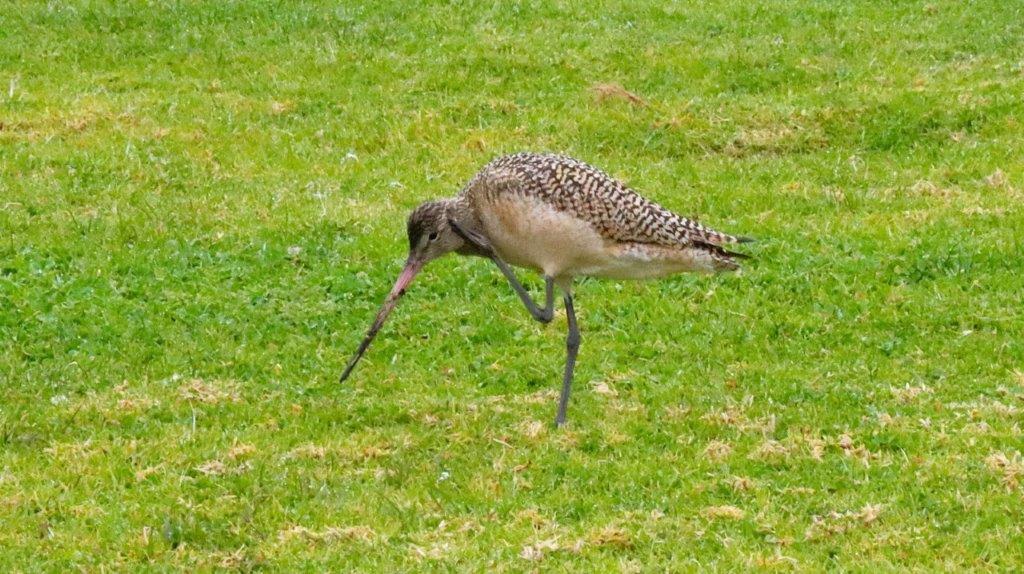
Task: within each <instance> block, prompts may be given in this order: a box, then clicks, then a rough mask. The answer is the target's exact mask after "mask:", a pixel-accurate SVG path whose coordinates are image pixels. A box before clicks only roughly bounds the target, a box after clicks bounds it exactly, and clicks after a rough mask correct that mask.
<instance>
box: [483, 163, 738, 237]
mask: <svg viewBox="0 0 1024 574" xmlns="http://www.w3.org/2000/svg"><path fill="white" fill-rule="evenodd" d="M463 193H466V194H480V195H485V196H489V197H492V198H493V197H495V196H498V195H504V194H516V195H525V196H529V197H531V198H535V199H540V200H542V201H544V202H546V203H548V204H549V205H551V206H552V207H554V208H555V209H558V210H559V211H562V212H566V213H568V214H571V215H573V216H575V217H577V218H579V219H581V220H584V221H586V222H587V223H589V224H590V225H591V226H592V227H593V228H594V229H595V230H596V231H597V232H598V233H600V234H601V236H602V237H604V238H605V239H608V240H612V241H617V242H631V243H642V244H654V245H660V246H664V247H680V248H681V247H688V246H693V245H695V244H710V245H712V246H718V245H723V244H728V243H741V242H743V241H744V239H743V238H738V237H734V236H732V235H728V234H725V233H721V232H718V231H715V230H713V229H710V228H707V227H705V226H703V225H701V224H700V223H698V222H696V221H694V220H692V219H688V218H685V217H682V216H680V215H677V214H675V213H673V212H671V211H669V210H668V209H665V208H664V207H662V206H660V205H658V204H657V203H654V202H653V201H650V200H648V199H646V198H644V197H643V196H641V195H640V194H638V193H636V192H635V191H633V190H632V189H630V188H629V187H627V186H626V185H625V184H623V183H622V182H620V181H618V180H616V179H615V178H613V177H611V176H609V175H608V174H606V173H604V172H603V171H601V170H600V169H598V168H596V167H593V166H591V165H589V164H587V163H585V162H582V161H580V160H577V159H574V158H571V157H568V156H563V155H555V154H536V153H517V154H513V155H506V156H502V157H499V158H497V159H495V160H494V161H492V162H490V163H489V164H487V165H486V166H484V168H483V169H481V170H480V172H479V173H478V174H477V175H476V177H474V178H473V180H472V181H470V182H469V184H468V185H467V186H466V189H465V190H464V192H463Z"/></svg>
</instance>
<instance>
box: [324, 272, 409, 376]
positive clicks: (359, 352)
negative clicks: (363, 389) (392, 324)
mask: <svg viewBox="0 0 1024 574" xmlns="http://www.w3.org/2000/svg"><path fill="white" fill-rule="evenodd" d="M422 268H423V262H422V261H417V260H414V259H412V258H409V260H407V261H406V262H405V268H404V269H402V273H401V275H399V276H398V280H397V281H395V286H394V287H392V288H391V293H388V296H387V299H384V304H383V305H381V308H380V311H377V318H376V319H374V320H373V325H370V330H369V331H367V332H366V336H365V337H363V342H362V343H359V348H358V349H356V354H355V355H352V358H351V359H349V361H348V366H347V367H345V372H344V373H342V374H341V379H340V380H339V381H338V382H341V383H343V382H345V379H347V378H348V376H349V375H350V374H352V369H354V368H356V363H358V362H359V359H360V358H362V356H363V353H365V352H366V349H367V348H368V347H369V346H370V343H372V342H373V338H374V337H376V336H377V331H380V328H381V327H382V326H383V325H384V321H385V319H387V318H388V315H390V314H391V311H393V310H394V309H395V306H396V305H398V300H399V299H401V298H402V295H404V294H405V289H406V287H408V286H409V284H410V283H412V280H413V278H415V277H416V274H417V273H419V272H420V269H422Z"/></svg>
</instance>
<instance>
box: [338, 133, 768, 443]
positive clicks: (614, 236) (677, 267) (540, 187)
mask: <svg viewBox="0 0 1024 574" xmlns="http://www.w3.org/2000/svg"><path fill="white" fill-rule="evenodd" d="M407 232H408V235H409V257H408V259H407V260H406V262H405V268H404V269H402V272H401V274H400V275H399V276H398V280H397V281H396V282H395V286H394V287H393V288H392V289H391V293H390V294H388V296H387V298H386V299H385V300H384V304H383V306H382V307H381V309H380V311H378V313H377V317H376V318H375V319H374V321H373V324H372V325H371V326H370V330H369V331H368V332H367V333H366V336H365V337H364V338H363V341H362V343H360V345H359V348H358V349H357V350H356V352H355V354H354V355H353V356H352V359H351V360H350V361H349V363H348V365H347V366H346V367H345V372H344V373H342V375H341V381H344V380H345V379H346V378H348V376H349V375H350V374H351V373H352V369H353V368H355V366H356V363H357V362H358V361H359V359H360V357H362V356H363V353H364V352H366V349H367V347H369V346H370V343H371V342H372V341H373V338H374V337H375V336H376V335H377V332H378V331H380V328H381V326H382V325H383V324H384V320H385V319H387V317H388V315H389V314H390V313H391V311H392V310H393V309H394V308H395V306H396V305H397V304H398V300H399V299H400V298H401V297H402V295H404V294H405V290H406V288H407V287H408V286H409V284H410V283H411V282H412V280H413V278H414V277H416V274H417V273H419V271H420V269H422V268H423V266H424V265H426V264H427V263H429V262H430V261H432V260H434V259H437V258H438V257H441V256H442V255H446V254H448V253H452V252H455V253H458V254H460V255H472V256H479V257H485V258H488V259H490V260H491V261H493V262H494V263H495V264H496V265H497V266H498V269H500V270H501V273H502V274H503V275H505V277H506V278H507V279H508V282H509V283H510V284H511V286H512V289H513V290H514V291H515V292H516V294H517V295H518V296H519V298H520V299H521V300H522V301H523V304H524V305H525V306H526V309H527V310H528V311H529V312H530V315H532V316H533V318H534V319H536V320H537V321H540V322H541V323H549V322H551V320H552V318H553V317H554V309H555V306H554V291H555V287H556V286H557V287H558V288H559V289H560V290H561V291H562V301H563V302H564V305H565V316H566V321H567V323H568V331H569V332H568V336H567V337H566V359H565V371H564V373H563V376H562V392H561V396H560V397H559V401H558V413H557V415H556V417H555V425H556V426H559V427H560V426H562V425H564V424H565V421H566V410H567V408H568V405H569V391H570V389H571V388H572V378H573V370H574V367H575V365H576V355H577V353H578V351H579V347H580V330H579V326H578V325H577V323H576V313H575V310H574V308H573V299H572V283H573V279H574V278H575V277H580V276H590V277H601V278H611V279H648V278H656V277H664V276H666V275H671V274H673V273H679V272H683V271H695V272H703V273H714V272H718V271H731V270H735V269H738V268H739V264H738V263H737V262H736V260H737V259H742V258H746V257H747V256H746V255H743V254H740V253H734V252H731V251H726V250H725V249H724V248H723V247H722V246H723V245H726V244H733V243H745V242H747V241H751V240H750V239H749V238H746V237H739V236H734V235H728V234H725V233H721V232H719V231H715V230H713V229H709V228H707V227H705V226H703V225H701V224H700V223H698V222H696V221H694V220H692V219H687V218H685V217H682V216H679V215H676V214H675V213H672V212H671V211H669V210H667V209H665V208H664V207H661V206H660V205H658V204H656V203H654V202H652V201H649V200H647V199H645V198H643V197H641V196H640V194H638V193H636V192H635V191H633V190H631V189H630V188H629V187H627V186H626V185H625V184H623V183H621V182H619V181H617V180H616V179H614V178H612V177H611V176H609V175H607V174H605V173H604V172H602V171H601V170H599V169H597V168H595V167H593V166H590V165H588V164H586V163H584V162H582V161H579V160H576V159H573V158H571V157H567V156H563V155H554V154H535V153H517V154H513V155H507V156H503V157H499V158H497V159H495V160H494V161H492V162H490V163H489V164H487V165H486V166H484V167H483V169H481V170H480V171H479V172H478V173H477V174H476V176H474V177H473V179H472V180H470V181H469V183H468V184H466V186H465V187H464V188H463V189H462V191H461V192H460V193H459V194H458V195H456V196H455V197H451V198H447V199H440V200H434V201H427V202H425V203H423V204H421V205H420V206H419V207H417V208H416V209H415V210H413V212H412V214H411V215H410V216H409V220H408V224H407ZM510 264H511V265H515V266H517V267H525V268H529V269H533V270H536V271H538V272H540V273H541V274H542V275H543V277H544V287H545V289H544V292H545V297H544V301H545V303H544V307H543V308H541V307H540V306H539V305H537V303H535V302H534V300H533V298H532V297H531V296H530V293H529V292H528V291H527V290H526V288H524V287H523V285H522V284H521V283H520V282H519V280H518V279H517V278H516V275H515V273H514V272H513V271H512V269H511V268H510V267H509V265H510Z"/></svg>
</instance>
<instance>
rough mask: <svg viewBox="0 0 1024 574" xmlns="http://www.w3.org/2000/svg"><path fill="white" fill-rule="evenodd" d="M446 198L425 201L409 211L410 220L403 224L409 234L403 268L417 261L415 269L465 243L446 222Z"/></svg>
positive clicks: (455, 249)
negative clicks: (407, 250)
mask: <svg viewBox="0 0 1024 574" xmlns="http://www.w3.org/2000/svg"><path fill="white" fill-rule="evenodd" d="M449 201H450V200H449ZM449 201H445V200H442V201H427V202H424V203H421V204H420V205H419V207H417V208H416V209H414V210H413V211H412V213H411V214H409V221H408V223H407V224H406V231H407V233H408V234H409V258H408V260H407V261H406V262H405V265H406V269H408V268H409V266H410V265H418V267H417V268H416V269H417V271H418V270H419V269H420V268H422V267H423V266H424V265H426V264H427V263H429V262H431V261H433V260H434V259H437V258H438V257H441V256H442V255H447V254H448V253H451V252H452V251H457V250H459V249H461V248H462V246H463V245H464V244H465V241H463V239H462V237H460V236H459V234H458V233H456V232H455V230H454V229H452V226H451V223H449V220H450V218H451V213H449V205H448V203H449Z"/></svg>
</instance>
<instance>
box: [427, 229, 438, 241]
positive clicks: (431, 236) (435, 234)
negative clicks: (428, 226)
mask: <svg viewBox="0 0 1024 574" xmlns="http://www.w3.org/2000/svg"><path fill="white" fill-rule="evenodd" d="M427 239H429V240H431V241H433V240H435V239H437V232H436V231H435V232H433V233H431V234H430V235H428V236H427Z"/></svg>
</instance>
